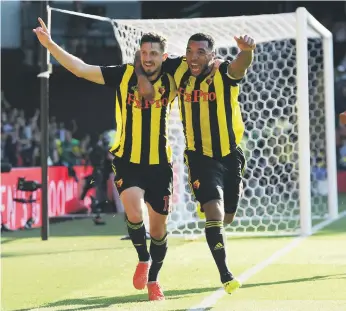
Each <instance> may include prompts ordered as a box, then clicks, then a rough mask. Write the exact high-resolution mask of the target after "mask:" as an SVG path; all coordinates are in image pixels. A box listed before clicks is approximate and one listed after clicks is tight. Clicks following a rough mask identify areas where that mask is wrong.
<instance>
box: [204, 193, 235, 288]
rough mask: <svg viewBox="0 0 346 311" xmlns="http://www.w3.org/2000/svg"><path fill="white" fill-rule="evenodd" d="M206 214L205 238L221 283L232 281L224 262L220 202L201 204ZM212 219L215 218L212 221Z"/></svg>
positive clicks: (222, 213)
mask: <svg viewBox="0 0 346 311" xmlns="http://www.w3.org/2000/svg"><path fill="white" fill-rule="evenodd" d="M203 209H204V211H205V214H206V219H207V220H206V223H205V236H206V239H207V243H208V246H209V249H210V251H211V253H212V255H213V257H214V261H215V263H216V266H217V268H218V270H219V273H220V279H221V282H222V283H226V282H228V281H231V280H232V279H233V275H232V273H231V272H230V271H229V269H228V267H227V262H226V249H225V239H224V235H223V230H224V228H223V221H224V208H223V202H222V201H221V200H212V201H209V202H207V203H205V204H203ZM212 217H215V218H214V219H213V218H212Z"/></svg>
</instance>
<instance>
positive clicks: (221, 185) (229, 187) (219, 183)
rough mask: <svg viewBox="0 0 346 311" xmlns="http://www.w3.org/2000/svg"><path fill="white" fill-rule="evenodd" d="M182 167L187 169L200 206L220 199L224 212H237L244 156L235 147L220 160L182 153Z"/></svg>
mask: <svg viewBox="0 0 346 311" xmlns="http://www.w3.org/2000/svg"><path fill="white" fill-rule="evenodd" d="M185 164H186V165H187V166H188V168H189V183H190V186H191V190H192V191H193V193H194V195H195V197H196V199H197V201H199V203H200V204H201V206H202V207H203V204H205V203H207V202H209V201H211V200H223V201H224V208H225V213H227V214H233V213H235V212H236V211H237V208H238V203H239V199H240V196H241V194H242V192H243V182H242V173H243V170H244V167H245V156H244V153H243V151H242V150H241V149H240V148H239V147H238V148H237V149H236V150H235V151H234V152H232V153H231V154H229V155H227V156H225V157H223V158H222V159H220V160H215V159H212V158H210V157H208V156H205V155H201V154H197V153H196V152H193V151H186V152H185Z"/></svg>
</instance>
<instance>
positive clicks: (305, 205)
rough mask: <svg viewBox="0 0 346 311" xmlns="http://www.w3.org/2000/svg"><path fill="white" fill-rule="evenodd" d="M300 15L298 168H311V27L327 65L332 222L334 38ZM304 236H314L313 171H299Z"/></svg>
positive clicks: (334, 213) (333, 212) (333, 214)
mask: <svg viewBox="0 0 346 311" xmlns="http://www.w3.org/2000/svg"><path fill="white" fill-rule="evenodd" d="M296 14H297V100H298V109H299V113H298V132H299V136H300V140H299V154H300V157H299V165H300V167H304V168H307V167H310V131H309V123H310V120H309V83H308V82H309V78H308V75H309V68H308V51H307V46H308V31H307V29H308V26H309V25H310V26H311V27H312V28H314V29H315V30H316V31H317V32H318V33H319V34H320V35H321V36H322V38H323V39H322V40H323V63H324V71H323V73H324V82H325V88H324V103H325V105H324V107H325V127H326V134H325V135H326V156H327V174H328V211H329V217H330V218H331V219H336V218H337V217H338V195H337V172H336V149H335V111H334V73H333V67H334V64H333V37H332V34H331V32H330V31H329V30H328V29H326V28H325V27H324V26H323V25H322V24H320V23H319V22H318V21H317V20H316V19H315V18H314V17H313V16H312V15H311V14H310V13H309V12H308V11H307V10H306V9H305V8H302V7H301V8H298V9H297V11H296ZM299 181H300V192H301V199H300V217H301V221H300V222H301V234H303V235H308V234H311V196H310V193H311V182H310V170H307V169H306V170H305V169H304V170H299Z"/></svg>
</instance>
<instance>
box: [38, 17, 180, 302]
mask: <svg viewBox="0 0 346 311" xmlns="http://www.w3.org/2000/svg"><path fill="white" fill-rule="evenodd" d="M39 22H40V24H41V27H38V28H36V29H34V32H35V33H36V35H37V38H38V39H39V41H40V43H41V44H42V45H43V46H44V47H45V48H47V49H48V50H49V51H50V53H51V54H52V55H53V56H54V58H55V59H56V60H57V61H58V62H59V63H60V64H61V65H62V66H64V67H65V68H66V69H67V70H69V71H71V72H72V73H73V74H74V75H76V76H77V77H80V78H84V79H86V80H89V81H91V82H95V83H98V84H104V85H107V86H110V87H111V88H114V89H115V92H116V96H115V119H116V128H117V131H116V137H115V143H114V145H113V147H112V148H111V150H110V151H111V152H112V154H113V155H114V161H113V168H114V170H115V173H116V177H115V184H116V187H117V189H118V191H119V194H120V198H121V200H122V203H123V205H124V208H125V212H126V215H127V221H126V223H127V228H128V232H129V236H130V238H131V241H132V243H133V245H134V247H135V249H136V251H137V254H138V258H139V263H138V265H137V268H136V271H135V273H134V276H133V285H134V287H135V288H136V289H144V288H145V287H146V286H147V289H148V295H149V300H163V299H164V294H163V291H162V289H161V287H160V285H159V283H158V281H157V278H158V273H159V271H160V269H161V267H162V263H163V261H164V258H165V256H166V252H167V233H166V223H167V216H168V213H169V211H170V201H171V193H172V181H173V172H172V165H171V162H172V155H171V150H170V147H169V145H168V141H167V137H168V132H167V118H168V115H169V112H170V105H171V102H172V101H173V99H174V98H175V96H176V88H175V83H174V80H173V78H172V77H171V76H169V75H168V74H162V73H161V72H162V71H161V67H162V62H163V61H164V60H165V59H166V58H167V53H166V52H165V49H166V40H165V39H164V38H163V37H161V36H159V35H157V34H153V33H148V34H144V35H143V36H142V38H141V41H140V52H139V53H138V54H137V55H136V59H135V64H134V65H133V64H124V65H118V66H109V67H102V66H92V65H88V64H86V63H84V62H83V61H82V60H80V59H79V58H77V57H75V56H73V55H71V54H69V53H67V52H66V51H64V50H63V49H62V48H61V47H59V46H58V45H57V44H56V43H55V42H54V41H53V40H52V39H51V37H50V34H49V33H48V30H47V28H46V25H45V24H44V22H43V21H42V20H41V19H39ZM139 82H140V83H139ZM152 88H153V89H154V90H155V96H154V97H152V95H153V93H152ZM145 205H147V207H148V212H149V220H150V235H151V243H150V248H149V250H148V248H147V244H146V243H147V242H146V230H145V227H144V224H143V217H142V211H143V209H144V208H145V207H146V206H145Z"/></svg>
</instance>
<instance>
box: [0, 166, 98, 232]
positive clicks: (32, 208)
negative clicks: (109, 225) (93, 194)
mask: <svg viewBox="0 0 346 311" xmlns="http://www.w3.org/2000/svg"><path fill="white" fill-rule="evenodd" d="M75 171H76V174H77V177H78V179H79V180H80V181H81V180H82V179H83V177H84V176H86V175H89V174H91V172H92V168H91V167H81V166H78V167H75ZM19 177H25V179H26V180H27V181H37V182H38V183H40V182H41V168H39V167H33V168H16V169H12V170H11V172H10V173H1V224H5V225H6V226H7V227H8V228H9V229H12V230H15V229H19V228H23V227H24V226H25V224H26V222H27V220H28V219H29V218H30V217H33V219H34V221H35V222H34V224H33V227H40V226H41V190H40V189H39V190H37V191H35V192H33V193H30V192H23V191H18V190H17V183H18V178H19ZM80 187H82V184H81V183H77V182H76V181H75V180H74V179H73V178H71V177H69V176H68V171H67V168H66V167H62V166H59V167H49V168H48V209H49V217H56V216H63V215H66V214H70V213H75V212H77V211H80V210H81V209H85V208H86V207H87V208H90V198H89V197H86V198H85V200H84V202H80V201H79V200H78V199H77V198H78V196H79V193H80ZM90 191H93V189H92V190H90ZM30 195H32V199H35V200H37V201H36V202H34V203H32V204H28V203H24V204H23V203H19V202H15V201H14V200H13V199H14V198H17V199H29V198H30Z"/></svg>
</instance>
